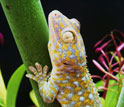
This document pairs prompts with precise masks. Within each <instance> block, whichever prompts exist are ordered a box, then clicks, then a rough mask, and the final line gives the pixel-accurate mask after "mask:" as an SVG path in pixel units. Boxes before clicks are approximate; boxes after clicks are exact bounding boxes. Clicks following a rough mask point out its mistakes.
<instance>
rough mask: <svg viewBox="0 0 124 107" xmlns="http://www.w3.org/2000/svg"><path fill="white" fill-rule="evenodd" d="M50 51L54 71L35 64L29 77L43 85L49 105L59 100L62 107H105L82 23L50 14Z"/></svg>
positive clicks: (42, 94)
mask: <svg viewBox="0 0 124 107" xmlns="http://www.w3.org/2000/svg"><path fill="white" fill-rule="evenodd" d="M49 32H50V36H49V43H48V49H49V53H50V58H51V61H52V66H53V69H52V71H51V74H50V75H47V71H48V67H47V66H44V67H43V68H42V66H41V65H40V64H39V63H35V67H36V68H35V67H33V66H30V67H29V69H30V71H31V72H32V73H33V74H34V75H32V74H27V75H26V76H27V77H28V78H30V79H33V80H35V81H36V82H37V83H38V86H39V92H40V95H41V96H42V97H43V100H44V101H45V102H46V103H52V102H53V101H54V99H55V98H57V100H58V101H59V103H60V104H61V106H62V107H102V105H101V103H100V98H99V95H98V93H97V90H96V88H95V84H94V83H93V80H92V79H91V75H90V74H89V71H88V69H87V65H86V53H85V46H84V43H83V39H82V37H81V34H80V23H79V21H78V20H76V19H74V18H73V19H68V18H67V17H66V16H64V15H63V14H62V13H60V12H59V11H57V10H54V11H52V12H51V13H50V14H49Z"/></svg>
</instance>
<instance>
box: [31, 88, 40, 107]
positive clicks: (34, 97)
mask: <svg viewBox="0 0 124 107" xmlns="http://www.w3.org/2000/svg"><path fill="white" fill-rule="evenodd" d="M29 95H30V99H31V100H32V102H33V103H34V104H35V105H36V106H37V107H39V105H38V102H37V99H36V96H35V94H34V91H33V90H32V91H30V93H29Z"/></svg>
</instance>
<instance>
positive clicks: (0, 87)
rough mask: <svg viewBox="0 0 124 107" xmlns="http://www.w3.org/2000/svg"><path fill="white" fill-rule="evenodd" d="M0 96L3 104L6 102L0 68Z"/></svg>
mask: <svg viewBox="0 0 124 107" xmlns="http://www.w3.org/2000/svg"><path fill="white" fill-rule="evenodd" d="M0 98H1V99H2V100H3V102H4V104H5V102H6V87H5V83H4V80H3V77H2V74H1V70H0Z"/></svg>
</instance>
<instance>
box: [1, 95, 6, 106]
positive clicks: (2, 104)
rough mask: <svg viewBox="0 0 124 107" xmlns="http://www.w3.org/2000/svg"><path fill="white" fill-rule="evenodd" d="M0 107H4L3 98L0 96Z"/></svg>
mask: <svg viewBox="0 0 124 107" xmlns="http://www.w3.org/2000/svg"><path fill="white" fill-rule="evenodd" d="M0 107H5V105H4V101H3V99H2V98H1V97H0Z"/></svg>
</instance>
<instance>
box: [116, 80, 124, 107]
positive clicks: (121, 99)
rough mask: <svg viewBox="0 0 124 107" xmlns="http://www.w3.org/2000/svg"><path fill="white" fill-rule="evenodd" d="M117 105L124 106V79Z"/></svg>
mask: <svg viewBox="0 0 124 107" xmlns="http://www.w3.org/2000/svg"><path fill="white" fill-rule="evenodd" d="M117 107H124V80H123V87H122V90H121V93H120V96H119V99H118V104H117Z"/></svg>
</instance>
